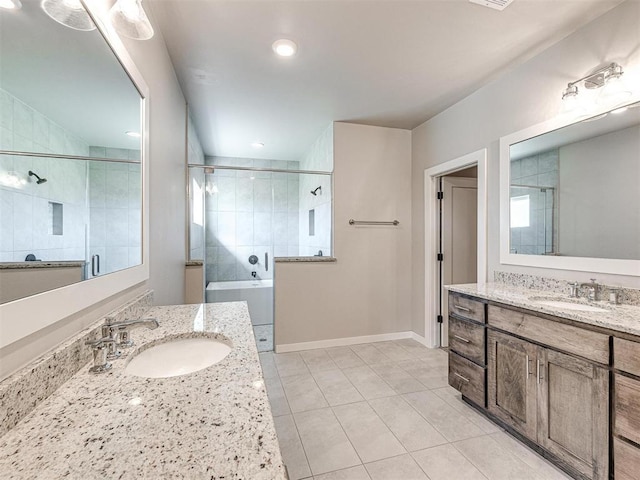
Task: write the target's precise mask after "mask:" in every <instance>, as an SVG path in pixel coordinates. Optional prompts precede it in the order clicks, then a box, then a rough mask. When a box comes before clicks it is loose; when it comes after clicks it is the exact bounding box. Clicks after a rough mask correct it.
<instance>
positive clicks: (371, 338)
mask: <svg viewBox="0 0 640 480" xmlns="http://www.w3.org/2000/svg"><path fill="white" fill-rule="evenodd" d="M403 338H412V339H414V340H416V341H418V342H420V343H421V344H423V345H425V346H427V347H428V346H429V345H427V341H426V340H425V338H424V337H423V336H421V335H418V334H417V333H415V332H395V333H382V334H379V335H363V336H361V337H347V338H332V339H330V340H318V341H315V342H302V343H287V344H284V345H276V346H275V351H276V353H288V352H298V351H300V350H313V349H315V348H329V347H344V346H347V345H357V344H359V343H371V342H385V341H388V340H402V339H403Z"/></svg>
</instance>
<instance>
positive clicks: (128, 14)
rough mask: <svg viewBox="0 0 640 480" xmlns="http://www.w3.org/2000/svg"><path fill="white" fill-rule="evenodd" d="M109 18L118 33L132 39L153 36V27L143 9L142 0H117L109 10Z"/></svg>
mask: <svg viewBox="0 0 640 480" xmlns="http://www.w3.org/2000/svg"><path fill="white" fill-rule="evenodd" d="M109 19H110V20H111V24H112V25H113V26H114V28H115V29H116V31H117V32H118V33H119V34H120V35H124V36H125V37H129V38H133V39H134V40H148V39H150V38H151V37H153V33H154V32H153V27H152V26H151V22H149V19H148V18H147V14H146V12H145V11H144V8H143V6H142V0H118V1H117V2H116V3H115V4H114V5H113V7H111V10H109Z"/></svg>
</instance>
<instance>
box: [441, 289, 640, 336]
mask: <svg viewBox="0 0 640 480" xmlns="http://www.w3.org/2000/svg"><path fill="white" fill-rule="evenodd" d="M447 288H448V289H449V290H450V291H452V292H458V293H464V294H467V295H472V296H474V297H479V298H484V299H486V300H493V301H495V302H500V303H504V304H507V305H512V306H514V307H520V308H526V309H527V310H532V311H535V312H540V313H546V314H549V315H555V316H557V317H562V318H568V319H570V320H576V321H578V322H582V323H586V324H589V325H595V326H598V327H604V328H609V329H611V330H616V331H620V332H625V333H630V334H632V335H640V307H638V306H635V305H611V304H609V303H608V302H604V301H599V302H588V301H587V300H585V299H583V298H580V299H575V298H569V295H567V294H564V295H563V294H560V293H557V292H552V291H546V290H532V289H531V288H526V287H519V286H512V285H506V284H504V283H498V282H496V283H482V284H481V283H468V284H460V285H449V286H447ZM535 297H543V299H549V300H560V301H564V302H569V303H584V304H587V305H591V306H594V307H599V308H602V309H604V310H606V311H605V312H586V311H579V310H567V309H564V308H558V307H553V306H548V305H543V304H540V303H537V302H536V301H533V300H531V298H535Z"/></svg>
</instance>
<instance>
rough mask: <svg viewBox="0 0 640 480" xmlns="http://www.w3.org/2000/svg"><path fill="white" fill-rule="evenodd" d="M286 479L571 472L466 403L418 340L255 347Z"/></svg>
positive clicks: (427, 479) (507, 477)
mask: <svg viewBox="0 0 640 480" xmlns="http://www.w3.org/2000/svg"><path fill="white" fill-rule="evenodd" d="M260 359H261V362H262V368H263V372H264V376H265V379H266V383H267V391H268V394H269V400H270V403H271V410H272V412H273V416H274V419H275V425H276V430H277V433H278V438H279V440H280V448H281V451H282V455H283V457H284V461H285V463H286V465H287V468H288V470H289V475H290V477H291V480H297V479H315V480H466V479H469V480H472V479H483V480H493V479H496V480H501V479H504V480H526V479H540V480H542V479H545V480H547V479H548V480H555V479H568V478H570V477H568V476H567V475H565V474H564V473H562V472H561V471H560V470H558V469H557V468H555V467H554V466H553V465H551V464H550V463H548V462H547V461H546V460H544V459H543V458H542V457H540V456H539V455H537V454H536V453H535V452H533V451H532V450H530V449H529V448H527V447H525V446H524V445H523V444H521V443H520V442H518V441H517V440H515V439H514V438H512V437H511V436H509V435H507V434H506V433H504V432H503V431H502V430H501V429H500V428H499V427H497V426H496V425H494V424H493V423H492V422H490V421H488V420H487V419H486V418H484V417H483V416H482V415H480V414H479V413H477V412H476V411H474V410H473V409H472V408H471V407H469V406H468V405H466V404H465V403H464V402H463V401H462V399H461V398H460V394H459V393H458V392H457V391H455V390H454V389H452V388H451V387H449V386H448V385H447V353H446V352H445V351H443V350H432V349H428V348H426V347H424V346H422V345H421V344H419V343H418V342H416V341H414V340H410V339H407V340H397V341H390V342H378V343H370V344H363V345H353V346H351V347H335V348H327V349H318V350H307V351H303V352H297V353H284V354H274V353H261V354H260Z"/></svg>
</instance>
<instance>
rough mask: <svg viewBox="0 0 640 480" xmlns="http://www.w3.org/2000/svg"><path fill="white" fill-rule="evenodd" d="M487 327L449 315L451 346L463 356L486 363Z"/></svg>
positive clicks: (482, 363)
mask: <svg viewBox="0 0 640 480" xmlns="http://www.w3.org/2000/svg"><path fill="white" fill-rule="evenodd" d="M485 331H486V329H485V327H484V326H483V325H478V324H477V323H473V322H468V321H466V320H461V319H459V318H454V317H449V348H450V349H451V350H453V351H454V352H456V353H459V354H460V355H462V356H463V357H466V358H468V359H470V360H473V361H474V362H476V363H479V364H481V365H484V364H485V363H486V362H485Z"/></svg>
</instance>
